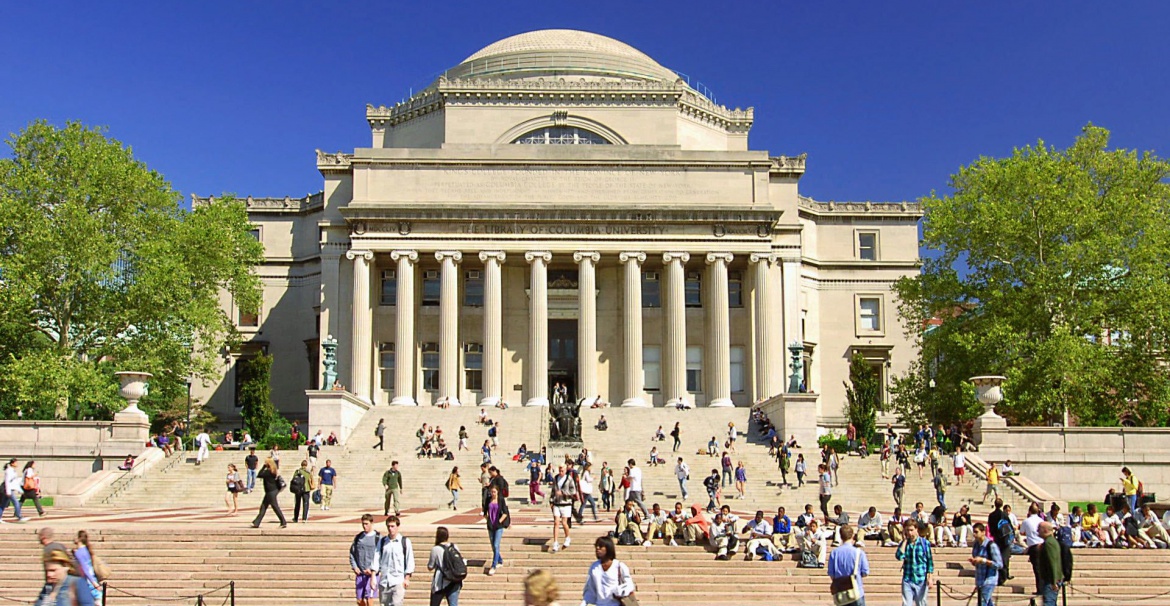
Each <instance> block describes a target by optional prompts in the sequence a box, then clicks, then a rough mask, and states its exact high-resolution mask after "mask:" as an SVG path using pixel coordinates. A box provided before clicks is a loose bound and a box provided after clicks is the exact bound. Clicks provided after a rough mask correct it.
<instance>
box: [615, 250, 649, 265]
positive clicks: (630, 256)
mask: <svg viewBox="0 0 1170 606" xmlns="http://www.w3.org/2000/svg"><path fill="white" fill-rule="evenodd" d="M618 260H619V261H621V262H622V263H629V262H630V261H633V262H635V263H637V264H638V265H641V264H643V263H645V262H646V253H644V252H632V251H627V252H624V253H621V254H619V255H618Z"/></svg>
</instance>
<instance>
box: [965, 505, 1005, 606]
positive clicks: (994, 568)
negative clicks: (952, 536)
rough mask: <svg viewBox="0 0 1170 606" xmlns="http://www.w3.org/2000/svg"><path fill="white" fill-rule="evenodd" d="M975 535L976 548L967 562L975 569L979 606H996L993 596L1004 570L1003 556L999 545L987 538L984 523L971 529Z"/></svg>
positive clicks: (972, 549) (972, 550)
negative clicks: (1002, 569)
mask: <svg viewBox="0 0 1170 606" xmlns="http://www.w3.org/2000/svg"><path fill="white" fill-rule="evenodd" d="M971 528H972V531H973V532H974V533H975V546H974V547H972V548H971V557H969V558H967V561H968V562H970V563H971V565H972V566H974V567H975V588H976V589H977V590H979V606H995V602H993V601H992V596H993V594H994V593H995V588H996V586H997V585H999V570H1000V569H1001V568H1003V555H1001V554H1000V551H999V545H996V544H995V541H992V540H991V538H990V537H988V536H987V527H986V526H984V525H983V523H982V522H978V523H976V524H975V525H974V526H972V527H971Z"/></svg>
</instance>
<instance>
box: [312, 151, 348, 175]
mask: <svg viewBox="0 0 1170 606" xmlns="http://www.w3.org/2000/svg"><path fill="white" fill-rule="evenodd" d="M352 162H353V154H347V153H345V152H340V151H339V152H335V153H329V152H323V151H321V150H317V170H319V171H321V172H329V171H338V172H348V171H349V169H350V164H351V163H352Z"/></svg>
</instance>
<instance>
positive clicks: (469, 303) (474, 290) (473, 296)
mask: <svg viewBox="0 0 1170 606" xmlns="http://www.w3.org/2000/svg"><path fill="white" fill-rule="evenodd" d="M463 305H464V307H483V272H482V271H480V270H478V269H473V270H471V271H469V272H467V273H466V274H464V276H463Z"/></svg>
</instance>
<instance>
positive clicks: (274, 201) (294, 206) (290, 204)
mask: <svg viewBox="0 0 1170 606" xmlns="http://www.w3.org/2000/svg"><path fill="white" fill-rule="evenodd" d="M223 199H224V198H222V197H220V198H216V197H215V196H207V197H206V198H203V197H199V196H196V195H195V194H191V207H192V208H195V207H199V206H205V205H209V204H215V203H216V202H217V201H222V200H223ZM235 199H236V200H242V201H243V202H244V205H245V208H247V209H248V212H256V213H281V214H307V213H310V212H313V211H317V210H321V209H322V208H324V207H325V192H323V191H319V192H317V193H315V194H308V195H306V196H305V197H303V198H292V197H289V196H285V197H283V198H255V197H253V196H248V197H246V198H235Z"/></svg>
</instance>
